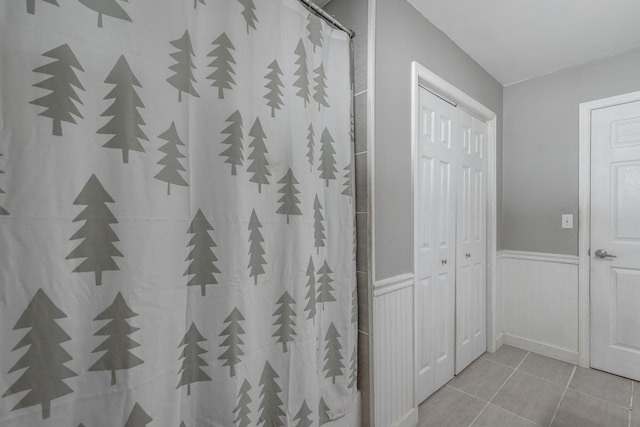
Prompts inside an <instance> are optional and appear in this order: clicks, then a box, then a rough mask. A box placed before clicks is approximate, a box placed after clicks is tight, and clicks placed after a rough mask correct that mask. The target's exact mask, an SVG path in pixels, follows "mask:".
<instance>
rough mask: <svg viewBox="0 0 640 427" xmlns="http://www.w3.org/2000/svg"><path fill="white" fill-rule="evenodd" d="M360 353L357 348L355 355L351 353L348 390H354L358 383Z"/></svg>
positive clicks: (354, 351) (354, 350)
mask: <svg viewBox="0 0 640 427" xmlns="http://www.w3.org/2000/svg"><path fill="white" fill-rule="evenodd" d="M357 356H358V353H357V350H356V347H354V348H353V353H351V360H349V363H350V365H349V384H348V385H347V387H348V388H354V387H355V386H356V383H357V381H358V361H357V359H358V357H357Z"/></svg>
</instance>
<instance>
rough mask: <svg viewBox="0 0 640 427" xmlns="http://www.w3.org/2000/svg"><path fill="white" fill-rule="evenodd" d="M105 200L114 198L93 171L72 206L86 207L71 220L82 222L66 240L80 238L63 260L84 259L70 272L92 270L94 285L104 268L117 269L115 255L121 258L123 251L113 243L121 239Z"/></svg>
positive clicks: (98, 280) (106, 269)
mask: <svg viewBox="0 0 640 427" xmlns="http://www.w3.org/2000/svg"><path fill="white" fill-rule="evenodd" d="M107 203H114V200H113V198H111V196H110V195H109V193H107V191H106V190H105V189H104V187H103V186H102V184H101V183H100V181H99V180H98V178H97V177H96V176H95V174H93V175H91V177H90V178H89V180H88V181H87V183H86V184H85V185H84V187H83V188H82V190H81V191H80V193H79V194H78V197H76V199H75V200H74V201H73V204H74V205H82V206H86V207H85V208H84V209H83V210H82V212H80V214H78V216H77V217H75V218H74V219H73V222H78V221H85V223H84V225H82V226H81V227H80V228H79V229H78V231H76V232H75V233H74V234H73V236H71V238H70V239H69V240H79V239H83V240H82V242H81V243H80V244H79V245H78V246H77V247H76V248H75V249H74V250H73V251H71V253H70V254H69V255H67V258H66V259H78V258H84V261H82V262H81V263H80V264H79V265H78V266H77V267H76V268H75V269H74V270H73V273H88V272H93V273H94V276H95V283H96V285H97V286H100V285H101V284H102V273H103V272H104V271H114V270H120V268H119V267H118V265H117V264H116V262H115V260H114V257H122V256H123V255H122V253H121V252H120V251H119V250H118V249H117V248H116V247H115V246H114V242H118V241H120V239H118V236H117V235H116V233H115V232H114V231H113V229H112V228H111V224H117V223H118V220H117V219H116V218H115V216H114V215H113V213H112V212H111V211H110V210H109V208H108V207H107Z"/></svg>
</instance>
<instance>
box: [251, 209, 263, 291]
mask: <svg viewBox="0 0 640 427" xmlns="http://www.w3.org/2000/svg"><path fill="white" fill-rule="evenodd" d="M261 228H262V224H261V223H260V220H259V219H258V215H257V214H256V210H255V209H252V210H251V218H250V219H249V265H248V267H249V277H253V279H254V284H255V285H257V284H258V276H259V275H260V274H264V267H263V265H265V264H266V263H267V261H265V259H264V254H265V251H264V247H263V245H262V244H263V243H264V237H262V234H261V233H260V229H261Z"/></svg>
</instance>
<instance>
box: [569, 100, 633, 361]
mask: <svg viewBox="0 0 640 427" xmlns="http://www.w3.org/2000/svg"><path fill="white" fill-rule="evenodd" d="M635 101H640V92H631V93H626V94H624V95H618V96H612V97H609V98H603V99H597V100H595V101H589V102H583V103H581V104H580V105H579V112H580V119H579V120H580V122H579V123H580V129H579V135H578V140H579V147H578V153H579V165H578V189H579V190H578V258H579V267H578V362H579V364H580V366H583V367H585V368H588V367H589V366H590V350H591V325H590V324H589V320H590V310H591V307H590V303H591V301H590V300H591V299H590V279H591V278H590V274H591V273H590V271H589V269H590V262H589V261H590V256H589V248H590V243H591V112H592V111H593V110H597V109H599V108H606V107H612V106H614V105H619V104H626V103H629V102H635Z"/></svg>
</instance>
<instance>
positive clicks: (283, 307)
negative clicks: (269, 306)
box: [272, 291, 297, 353]
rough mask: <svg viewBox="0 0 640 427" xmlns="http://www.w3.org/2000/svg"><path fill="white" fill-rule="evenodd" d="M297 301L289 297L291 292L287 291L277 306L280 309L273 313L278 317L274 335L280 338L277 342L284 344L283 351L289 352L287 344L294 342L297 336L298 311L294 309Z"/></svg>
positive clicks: (277, 302) (274, 323) (279, 299)
mask: <svg viewBox="0 0 640 427" xmlns="http://www.w3.org/2000/svg"><path fill="white" fill-rule="evenodd" d="M295 303H296V301H295V300H294V299H293V298H292V297H291V295H289V292H287V291H285V292H284V293H283V294H282V296H281V297H280V298H278V301H276V305H277V306H278V308H277V309H276V311H275V312H274V313H273V316H274V317H276V320H275V322H273V326H278V329H277V330H276V332H275V333H274V334H273V335H272V336H273V337H276V338H278V339H277V340H276V342H278V343H282V351H283V352H285V353H286V352H287V343H288V342H291V341H293V340H294V337H295V336H296V335H297V334H296V320H295V317H296V311H295V309H294V307H293V306H294V305H295Z"/></svg>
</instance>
